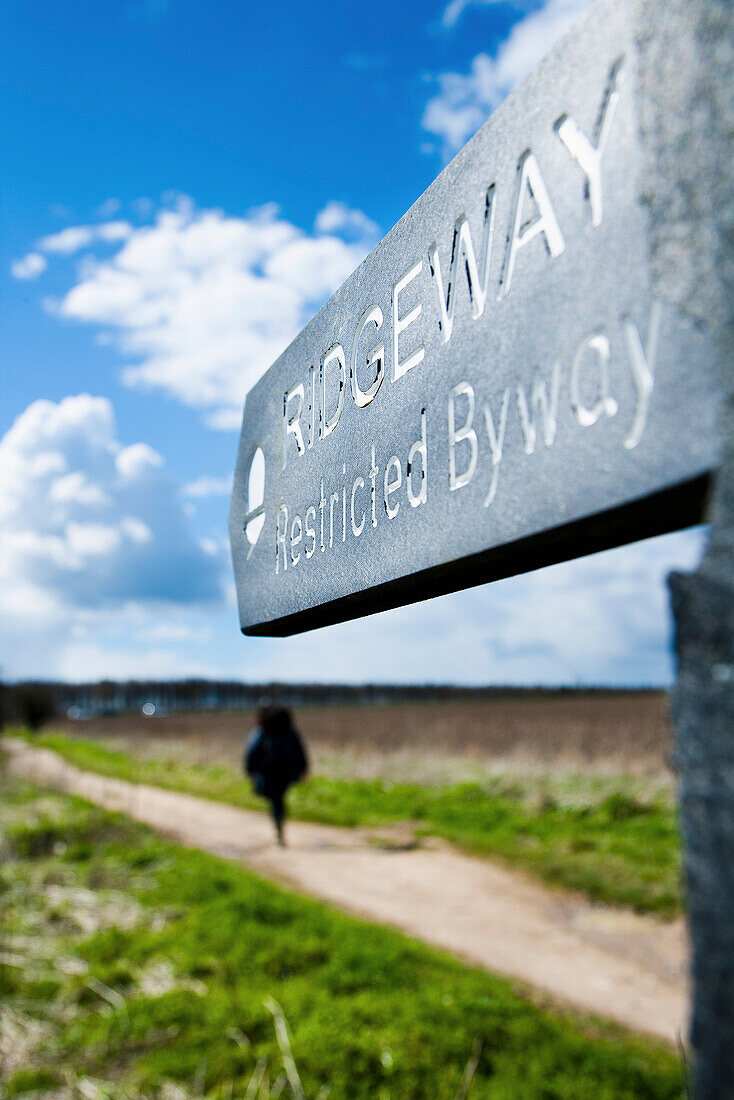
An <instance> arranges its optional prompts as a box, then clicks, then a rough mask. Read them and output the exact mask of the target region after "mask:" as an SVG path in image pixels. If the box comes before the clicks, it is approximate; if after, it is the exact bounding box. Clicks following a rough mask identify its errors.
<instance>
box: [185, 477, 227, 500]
mask: <svg viewBox="0 0 734 1100" xmlns="http://www.w3.org/2000/svg"><path fill="white" fill-rule="evenodd" d="M181 492H182V493H183V495H184V496H185V497H213V496H226V495H227V494H228V493H231V492H232V478H231V477H198V478H197V479H196V481H189V482H188V484H186V485H184V487H183V489H182V490H181Z"/></svg>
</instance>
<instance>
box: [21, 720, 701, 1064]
mask: <svg viewBox="0 0 734 1100" xmlns="http://www.w3.org/2000/svg"><path fill="white" fill-rule="evenodd" d="M3 747H4V748H5V749H6V750H7V751H8V752H9V754H10V760H9V765H8V766H9V770H10V771H11V773H12V774H15V775H19V776H24V777H26V778H29V779H34V780H36V781H37V782H39V783H41V784H43V785H46V786H53V787H57V788H60V789H62V790H66V791H71V792H74V793H76V794H80V795H83V796H84V797H85V798H88V799H89V800H90V801H92V802H96V803H98V804H99V805H101V806H105V807H107V808H109V809H115V810H122V811H123V812H124V813H126V814H129V815H130V816H131V817H134V818H137V819H138V820H139V821H143V822H145V823H146V824H148V825H150V826H152V827H153V828H154V829H157V830H159V831H160V832H161V833H165V834H166V835H168V836H171V837H174V838H175V839H176V840H180V841H182V842H183V843H185V844H189V845H191V846H194V847H198V848H202V849H204V850H206V851H209V852H214V853H215V854H217V855H220V856H225V857H227V858H229V859H235V860H238V861H240V862H243V863H245V864H247V866H249V867H252V868H253V869H254V870H256V871H258V872H260V873H261V874H263V875H265V876H267V877H268V878H273V879H277V880H279V881H281V882H285V883H287V884H289V885H291V886H294V887H296V888H297V889H298V890H300V891H302V892H303V893H306V894H311V895H312V896H314V897H318V898H322V899H323V900H325V901H328V902H331V903H332V904H333V905H335V906H338V907H339V908H340V909H345V910H348V911H349V912H352V913H356V914H358V915H360V916H364V917H367V918H368V919H369V920H372V921H376V922H378V923H380V924H389V925H392V926H393V927H395V928H399V929H400V930H401V931H403V932H406V933H408V935H411V936H414V937H416V938H417V939H420V940H423V941H425V942H426V943H430V944H433V945H434V946H436V947H440V948H443V949H445V950H447V951H450V952H452V953H453V954H455V955H457V956H459V957H460V958H462V959H464V960H466V961H468V962H470V963H473V964H475V965H479V966H482V967H485V968H486V969H487V970H491V971H492V972H494V973H497V974H504V975H506V976H508V977H512V978H519V979H521V980H522V981H523V982H527V983H528V984H530V985H532V986H534V987H535V988H536V989H540V990H543V991H544V992H547V993H549V994H551V995H552V996H553V997H554V998H557V999H558V1000H560V1001H565V1002H567V1003H568V1004H571V1005H573V1006H575V1007H577V1008H580V1009H583V1010H585V1011H588V1012H592V1013H595V1014H597V1015H599V1016H606V1017H607V1018H609V1019H612V1020H616V1021H617V1022H618V1023H621V1024H624V1025H625V1026H627V1027H629V1028H631V1029H632V1030H634V1031H640V1032H646V1033H648V1034H651V1035H654V1036H657V1037H658V1038H661V1039H663V1040H665V1041H666V1042H668V1043H671V1044H673V1043H676V1042H677V1041H678V1036H679V1035H681V1034H683V1035H685V1033H686V1032H685V1016H686V1011H687V989H686V979H685V969H686V959H687V947H686V939H685V929H684V925H683V922H682V921H676V922H674V923H672V924H661V923H658V922H656V921H654V920H653V919H651V918H649V917H641V916H637V915H635V914H633V913H630V912H627V911H624V910H615V909H609V908H606V907H601V906H594V905H592V904H590V903H589V902H587V901H584V900H583V899H579V898H576V897H573V896H568V895H565V894H561V893H557V892H553V891H550V890H547V889H545V888H543V887H542V886H539V885H537V884H535V883H532V882H530V881H528V880H527V879H525V878H524V877H523V876H521V875H519V874H516V873H513V872H510V871H507V870H505V869H504V868H501V867H498V866H495V865H493V864H492V863H490V862H487V861H486V860H478V859H472V858H470V857H469V856H465V855H462V854H461V853H459V852H456V851H454V850H453V849H451V848H449V847H448V846H447V845H445V844H442V843H439V842H435V843H431V844H430V845H426V846H425V847H421V848H417V849H412V850H411V849H408V848H406V847H405V846H403V847H402V848H401V846H400V843H399V838H400V833H399V830H396V831H395V832H393V833H392V834H390V833H389V831H385V830H376V831H372V832H370V831H366V830H349V829H337V828H333V827H330V826H325V825H310V824H305V823H303V822H292V823H291V824H290V825H289V827H288V840H289V847H288V848H286V849H279V848H277V847H275V845H274V844H273V841H272V834H271V825H270V822H269V820H268V819H267V818H266V817H265V815H263V814H258V813H252V812H250V811H247V810H240V809H236V808H235V807H230V806H224V805H221V804H219V803H216V802H208V801H205V800H204V799H201V798H195V797H193V796H191V795H185V794H178V793H176V792H173V791H164V790H160V789H159V788H157V787H148V786H137V785H135V784H132V783H127V782H124V781H122V780H119V779H107V778H105V777H103V776H99V775H95V774H92V773H89V772H82V771H79V770H78V769H77V768H74V767H72V766H71V765H70V764H67V763H66V762H65V761H63V760H62V759H61V758H60V757H59V756H57V755H56V754H55V753H53V752H50V751H49V750H47V749H36V748H32V747H31V746H29V745H26V744H25V743H24V742H22V741H15V740H6V741H4V742H3ZM386 837H387V838H388V842H387V843H382V844H380V843H376V839H377V840H379V838H383V839H384V838H386ZM390 837H392V839H393V841H394V843H390V842H389V841H390Z"/></svg>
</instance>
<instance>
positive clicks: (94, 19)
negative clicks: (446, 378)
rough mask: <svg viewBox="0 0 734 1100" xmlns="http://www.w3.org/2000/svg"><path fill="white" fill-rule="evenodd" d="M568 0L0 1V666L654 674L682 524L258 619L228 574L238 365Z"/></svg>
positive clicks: (178, 672)
mask: <svg viewBox="0 0 734 1100" xmlns="http://www.w3.org/2000/svg"><path fill="white" fill-rule="evenodd" d="M585 6H586V2H585V0H547V2H546V3H545V4H543V3H538V2H527V3H526V2H523V0H518V2H516V3H498V2H491V0H485V2H477V0H450V2H449V3H448V4H446V3H442V2H436V3H423V4H417V3H404V4H394V3H386V2H381V0H379V2H373V3H371V4H370V5H365V4H364V3H361V2H360V3H356V2H355V3H345V4H341V5H338V6H335V5H333V4H328V3H326V2H323V0H322V2H314V3H311V4H292V3H281V4H272V5H267V6H265V5H262V6H261V5H249V4H245V5H243V4H242V3H241V2H240V3H234V2H229V0H222V2H220V3H219V4H217V5H215V6H213V5H211V4H205V3H203V0H120V2H118V3H115V4H99V3H97V2H95V3H92V2H91V0H78V2H77V3H74V4H70V3H64V2H62V3H59V2H58V0H55V2H52V0H38V2H37V3H35V4H33V5H29V4H26V3H23V2H22V0H5V3H4V4H3V5H2V8H1V9H0V28H1V29H2V41H3V64H2V66H0V87H2V95H3V101H4V109H3V111H2V147H3V151H4V164H3V186H2V194H3V199H2V206H1V208H0V218H1V225H0V229H1V234H0V280H2V294H1V295H0V310H1V313H0V325H1V331H2V352H3V367H2V374H1V375H0V397H1V401H0V671H1V672H2V675H4V676H7V677H10V678H15V677H25V676H46V677H60V678H65V679H73V680H78V679H85V678H96V677H98V676H112V677H127V676H145V675H150V676H172V677H177V676H186V675H197V674H202V675H209V676H217V677H219V676H233V677H242V678H244V679H253V680H254V679H260V678H267V679H308V678H315V679H320V680H352V681H354V680H357V681H359V680H410V681H416V680H418V681H420V680H442V681H443V680H457V681H461V682H469V683H483V682H503V681H509V682H515V683H520V682H525V683H528V682H529V683H535V682H547V683H558V682H560V683H577V682H579V683H584V682H586V683H599V682H614V683H662V682H666V681H667V680H668V679H669V678H670V674H671V664H670V641H669V634H670V625H669V617H668V612H667V601H666V595H665V588H664V581H663V578H664V576H665V573H666V572H667V570H668V569H669V568H670V567H671V566H678V567H688V566H690V565H692V564H693V563H694V561H695V559H696V555H697V553H698V552H699V549H700V545H701V534H700V532H698V533H697V532H688V533H683V534H680V535H676V536H670V537H668V538H666V539H662V540H656V541H655V542H653V543H648V544H643V545H638V546H633V547H628V548H625V549H623V550H620V551H616V552H614V553H611V554H607V555H601V556H598V557H597V558H593V559H587V560H585V561H582V562H578V563H570V564H567V565H561V566H557V567H555V568H553V569H550V570H545V571H542V572H540V573H538V574H534V575H532V576H529V577H524V578H517V579H515V580H509V581H505V582H501V583H500V584H497V585H494V586H491V587H485V588H481V589H477V590H473V591H470V592H465V593H460V594H458V595H456V596H452V597H446V598H444V599H441V600H436V601H431V602H429V603H426V604H422V605H418V606H416V607H412V608H406V609H402V610H399V611H396V612H391V613H388V614H385V615H380V616H377V617H373V618H370V619H367V620H363V621H361V622H357V623H352V624H346V625H344V626H340V627H334V628H331V629H329V630H325V631H319V632H316V633H314V634H310V635H306V636H303V637H300V638H295V639H291V640H286V641H282V640H272V641H271V640H266V639H258V640H255V639H243V638H242V637H241V636H240V635H239V632H238V626H237V616H236V611H235V607H234V601H233V594H232V578H231V568H230V564H229V557H228V548H227V544H226V514H227V509H228V503H229V501H228V492H229V484H230V477H231V473H232V470H233V467H234V458H235V451H236V443H237V426H238V421H239V419H240V417H241V409H242V403H243V399H244V395H245V393H246V391H247V389H248V388H249V386H250V385H251V384H252V383H253V382H254V381H255V380H256V378H257V377H259V375H260V374H261V373H262V371H263V370H264V369H266V368H267V366H268V365H269V364H270V362H272V361H273V359H274V358H275V357H276V355H277V354H278V353H279V352H280V351H281V350H282V348H283V347H285V346H286V344H287V343H288V342H289V340H290V339H291V338H292V336H293V335H294V334H295V332H297V331H298V329H299V328H300V327H302V325H303V324H304V323H305V322H306V321H307V320H308V318H309V317H310V316H311V315H312V314H313V313H314V312H315V311H316V309H317V308H318V306H319V305H320V304H321V303H322V302H323V301H324V300H325V299H326V298H327V297H328V296H329V294H330V293H331V291H332V290H333V289H335V287H336V286H337V285H338V284H339V283H340V282H341V281H342V280H343V279H344V278H345V277H346V276H347V275H348V274H349V273H350V271H351V270H352V269H353V268H354V267H355V266H356V264H357V262H358V261H359V260H360V259H361V257H362V256H363V255H364V254H365V253H366V252H367V251H368V250H369V248H371V247H372V246H373V245H374V244H375V243H376V241H377V240H379V238H380V236H382V234H383V233H384V232H385V231H386V230H387V229H389V228H390V226H391V225H392V224H393V223H394V222H395V221H397V219H398V218H399V217H400V216H401V215H402V214H403V213H404V211H405V210H406V209H407V207H408V206H409V205H410V204H411V203H412V202H413V201H414V200H415V199H416V198H417V196H418V195H419V194H420V193H421V191H423V190H424V189H425V187H426V186H427V185H428V184H429V183H430V181H431V180H432V179H433V177H434V176H435V175H436V173H437V172H438V171H439V169H440V168H441V166H442V164H443V163H445V161H446V160H447V159H448V158H449V157H450V156H451V155H452V154H453V153H454V152H455V151H456V150H457V149H458V148H459V147H460V146H461V144H463V142H464V141H465V140H466V139H467V138H468V137H469V136H470V134H471V133H472V132H473V131H474V130H475V129H476V128H477V127H478V126H479V125H480V124H481V122H482V121H483V120H484V119H485V118H486V117H487V116H488V114H489V113H490V112H491V111H492V110H493V109H494V108H495V107H496V106H497V105H498V103H499V102H501V100H502V98H503V97H504V96H505V95H506V94H507V93H508V92H509V91H510V90H511V88H512V87H513V86H514V85H515V84H516V83H517V82H518V81H519V80H520V79H522V76H523V75H524V73H525V72H527V71H528V69H529V68H530V67H532V65H534V64H535V62H536V61H537V60H538V59H539V58H540V56H542V54H543V53H544V52H546V50H547V49H548V48H550V46H551V45H552V43H553V41H554V40H555V39H556V38H557V37H558V36H559V35H560V34H562V33H563V32H564V31H565V30H566V28H567V27H568V26H569V25H571V24H572V22H573V20H574V18H576V17H577V16H578V15H579V14H580V13H581V12H582V11H583V10H584V8H585ZM314 273H317V274H314ZM561 624H562V625H561Z"/></svg>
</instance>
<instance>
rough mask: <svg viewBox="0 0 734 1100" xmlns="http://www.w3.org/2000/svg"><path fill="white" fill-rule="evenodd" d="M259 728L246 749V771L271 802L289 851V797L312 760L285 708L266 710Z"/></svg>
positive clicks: (260, 716) (260, 713)
mask: <svg viewBox="0 0 734 1100" xmlns="http://www.w3.org/2000/svg"><path fill="white" fill-rule="evenodd" d="M257 718H258V725H257V728H256V729H254V730H253V731H252V733H251V734H250V736H249V738H248V740H247V744H246V746H245V756H244V760H243V766H244V770H245V772H246V773H247V775H249V776H250V778H251V779H252V785H253V789H254V791H255V793H256V794H259V795H260V796H261V797H263V798H267V800H268V802H269V803H270V813H271V815H272V818H273V821H274V822H275V831H276V833H277V837H278V843H279V844H280V845H281V847H285V838H284V836H283V822H284V821H285V795H286V792H287V790H288V788H289V787H290V786H292V785H293V784H294V783H299V782H300V781H301V780H302V779H304V778H305V777H306V775H307V774H308V758H307V756H306V750H305V748H304V745H303V741H302V740H301V736H300V734H299V732H298V730H297V729H296V727H295V726H294V725H293V720H292V718H291V714H290V711H289V710H287V709H286V708H285V707H263V708H262V709H261V710H259V711H258V715H257Z"/></svg>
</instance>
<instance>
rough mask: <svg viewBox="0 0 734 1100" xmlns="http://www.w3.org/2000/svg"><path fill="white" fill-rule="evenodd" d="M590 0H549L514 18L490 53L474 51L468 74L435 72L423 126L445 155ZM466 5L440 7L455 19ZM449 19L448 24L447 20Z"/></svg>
mask: <svg viewBox="0 0 734 1100" xmlns="http://www.w3.org/2000/svg"><path fill="white" fill-rule="evenodd" d="M589 3H590V0H547V2H546V3H545V4H544V5H543V6H542V7H540V8H538V9H536V10H534V11H531V12H529V13H528V14H527V15H526V16H525V17H524V18H523V19H521V20H520V21H519V22H517V23H515V24H514V26H513V28H512V30H511V31H510V33H509V35H508V36H507V38H506V39H505V40H504V41H503V42H502V44H501V45H500V46H499V48H498V50H497V52H496V54H495V55H494V56H493V57H492V56H490V55H489V54H486V53H480V54H477V56H476V57H475V58H474V60H473V61H472V63H471V67H470V69H469V72H468V73H455V72H447V73H441V74H440V76H439V77H438V84H439V92H438V94H437V95H436V96H434V97H433V98H432V99H430V100H429V101H428V103H427V104H426V107H425V110H424V112H423V119H422V126H423V129H424V130H427V131H428V132H429V133H431V134H435V135H436V136H437V137H438V138H440V139H441V140H442V142H443V151H444V155H445V156H446V157H447V158H448V157H449V156H451V155H453V153H455V152H456V151H457V150H458V149H460V148H461V146H462V145H463V144H464V142H465V141H466V140H467V138H469V137H470V136H471V135H472V134H473V133H474V132H475V131H476V130H478V129H479V127H480V126H481V125H482V123H483V122H485V121H486V119H487V118H488V117H489V115H490V114H491V113H492V111H494V110H495V108H496V107H498V106H499V104H500V103H501V102H502V100H503V99H504V98H505V97H506V96H507V95H508V94H509V93H510V92H511V91H512V90H513V88H515V87H516V85H518V84H519V83H520V81H521V80H522V79H523V78H524V77H525V76H527V74H528V73H529V72H530V70H531V69H533V68H534V67H535V65H537V64H538V62H539V61H540V60H541V59H542V58H543V57H544V56H545V55H546V54H547V53H548V51H549V50H550V48H551V47H552V46H553V44H554V43H555V42H556V41H557V40H558V39H559V38H560V37H561V36H562V35H563V34H565V33H566V31H568V30H569V29H570V28H571V27H572V26H573V24H574V22H575V21H576V19H578V17H579V15H581V13H582V12H583V11H585V10H586V8H587V7H588V6H589ZM466 6H467V3H462V0H455V2H454V3H451V4H449V5H448V7H447V8H446V10H445V11H444V16H443V20H444V24H445V25H446V20H447V18H448V19H449V21H450V22H451V21H453V22H456V19H458V18H459V16H460V15H461V12H462V11H463V10H464V8H465V7H466ZM450 22H449V24H448V25H450Z"/></svg>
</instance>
